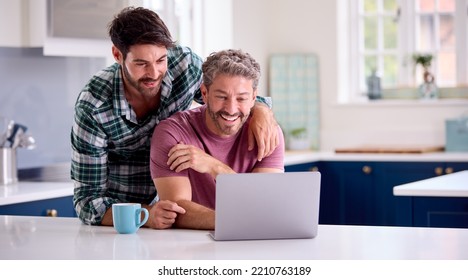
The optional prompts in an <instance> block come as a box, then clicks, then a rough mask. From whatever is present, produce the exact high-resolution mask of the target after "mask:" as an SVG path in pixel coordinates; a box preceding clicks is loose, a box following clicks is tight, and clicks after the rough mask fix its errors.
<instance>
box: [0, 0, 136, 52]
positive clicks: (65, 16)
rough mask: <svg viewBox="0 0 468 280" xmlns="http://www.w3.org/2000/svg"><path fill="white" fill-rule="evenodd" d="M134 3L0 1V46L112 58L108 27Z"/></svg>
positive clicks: (126, 0) (120, 0)
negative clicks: (122, 11)
mask: <svg viewBox="0 0 468 280" xmlns="http://www.w3.org/2000/svg"><path fill="white" fill-rule="evenodd" d="M140 2H142V1H135V0H100V1H95V0H19V1H9V0H0V24H1V26H2V31H1V33H0V47H42V48H44V55H51V56H82V57H108V58H111V57H110V56H111V46H112V44H111V42H110V40H109V38H108V35H107V26H108V24H109V22H110V21H111V20H112V19H113V17H114V15H115V14H117V13H118V12H119V11H120V10H121V9H123V8H124V7H127V6H130V5H133V6H141V4H142V3H140Z"/></svg>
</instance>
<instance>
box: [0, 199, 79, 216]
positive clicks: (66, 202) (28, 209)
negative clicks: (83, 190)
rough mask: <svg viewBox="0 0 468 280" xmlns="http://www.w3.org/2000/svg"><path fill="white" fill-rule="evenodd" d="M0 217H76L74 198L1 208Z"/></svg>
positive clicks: (17, 204)
mask: <svg viewBox="0 0 468 280" xmlns="http://www.w3.org/2000/svg"><path fill="white" fill-rule="evenodd" d="M0 215H22V216H57V217H76V212H75V209H74V208H73V196H65V197H59V198H52V199H44V200H37V201H31V202H24V203H16V204H10V205H3V206H0Z"/></svg>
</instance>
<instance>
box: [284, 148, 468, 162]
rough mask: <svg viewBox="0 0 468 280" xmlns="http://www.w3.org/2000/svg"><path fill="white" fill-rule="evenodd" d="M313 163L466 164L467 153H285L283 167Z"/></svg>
mask: <svg viewBox="0 0 468 280" xmlns="http://www.w3.org/2000/svg"><path fill="white" fill-rule="evenodd" d="M313 161H398V162H400V161H408V162H411V161H414V162H468V153H463V152H459V153H455V152H453V153H448V152H447V153H445V152H436V153H420V154H414V153H409V154H405V153H394V154H391V153H335V152H314V151H286V156H285V159H284V164H285V165H292V164H301V163H307V162H313Z"/></svg>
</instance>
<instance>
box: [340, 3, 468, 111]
mask: <svg viewBox="0 0 468 280" xmlns="http://www.w3.org/2000/svg"><path fill="white" fill-rule="evenodd" d="M361 1H362V0H351V1H350V2H349V3H348V5H349V9H348V11H349V13H348V15H347V17H348V24H349V25H348V27H347V28H346V29H347V34H346V35H344V36H346V40H345V41H348V42H349V46H350V47H349V50H348V52H347V53H348V59H349V60H348V65H349V74H348V77H349V86H350V89H351V90H350V92H349V95H348V96H343V94H342V95H341V96H340V97H339V102H341V103H342V102H345V103H346V102H362V101H366V100H368V98H367V96H366V89H365V87H364V88H363V81H365V79H366V76H365V73H364V62H362V61H361V54H362V53H361V52H362V51H363V47H362V46H361V45H360V44H361V42H362V41H363V39H362V36H363V34H362V29H361V28H360V12H359V5H360V2H361ZM416 1H417V0H397V5H398V7H399V9H400V12H399V23H400V24H401V25H402V26H412V28H398V35H397V36H398V42H399V43H398V46H397V52H398V54H397V57H398V60H399V61H398V68H399V71H398V74H397V79H398V81H397V86H396V90H398V89H399V88H406V89H408V88H415V87H416V81H415V79H414V77H415V75H414V66H413V62H412V60H411V56H412V54H413V53H415V52H416V51H415V49H416V36H415V35H416V29H415V25H416V11H415V10H416ZM455 4H456V8H455V13H454V16H455V21H454V24H455V26H462V28H455V30H456V31H455V32H456V34H455V36H456V45H455V53H456V77H455V78H456V85H455V86H449V87H450V88H453V87H455V88H457V87H468V64H467V63H460V62H462V61H468V0H455ZM395 12H396V11H395ZM356 69H359V71H356ZM384 91H385V89H384Z"/></svg>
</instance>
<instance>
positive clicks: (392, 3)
mask: <svg viewBox="0 0 468 280" xmlns="http://www.w3.org/2000/svg"><path fill="white" fill-rule="evenodd" d="M397 4H398V3H397V1H396V0H384V2H383V6H384V11H386V12H395V11H396V10H397Z"/></svg>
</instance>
